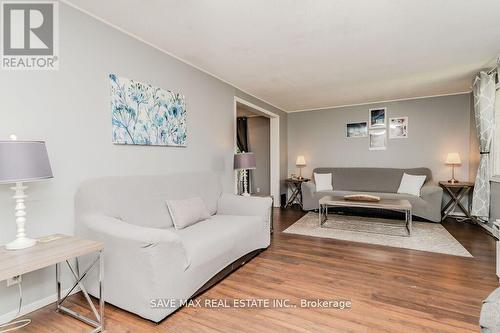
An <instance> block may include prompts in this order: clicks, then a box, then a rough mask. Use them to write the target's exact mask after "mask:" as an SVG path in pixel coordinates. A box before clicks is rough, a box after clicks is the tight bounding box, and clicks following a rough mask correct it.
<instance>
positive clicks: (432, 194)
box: [420, 184, 443, 202]
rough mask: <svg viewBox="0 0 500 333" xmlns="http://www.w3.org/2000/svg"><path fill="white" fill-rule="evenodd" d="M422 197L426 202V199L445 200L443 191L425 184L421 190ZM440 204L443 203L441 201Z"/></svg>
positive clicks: (435, 186)
mask: <svg viewBox="0 0 500 333" xmlns="http://www.w3.org/2000/svg"><path fill="white" fill-rule="evenodd" d="M420 197H421V198H422V199H424V200H426V198H429V199H442V198H443V189H442V188H441V187H439V186H437V185H433V184H425V185H424V186H422V188H421V189H420ZM426 201H427V200H426ZM439 202H441V200H440V201H439Z"/></svg>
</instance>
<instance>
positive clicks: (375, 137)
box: [368, 128, 387, 150]
mask: <svg viewBox="0 0 500 333" xmlns="http://www.w3.org/2000/svg"><path fill="white" fill-rule="evenodd" d="M368 136H369V137H370V140H369V141H370V142H369V150H386V149H387V130H386V129H385V128H383V129H377V130H371V131H370V133H369V135H368Z"/></svg>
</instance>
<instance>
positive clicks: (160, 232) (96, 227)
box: [81, 215, 190, 270]
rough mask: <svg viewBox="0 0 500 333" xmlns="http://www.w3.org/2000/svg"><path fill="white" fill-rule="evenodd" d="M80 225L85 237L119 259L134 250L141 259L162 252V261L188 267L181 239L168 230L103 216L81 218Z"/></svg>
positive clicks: (187, 259)
mask: <svg viewBox="0 0 500 333" xmlns="http://www.w3.org/2000/svg"><path fill="white" fill-rule="evenodd" d="M81 222H82V223H83V227H84V228H83V229H84V230H85V234H86V236H88V237H89V238H92V239H96V240H99V241H101V242H103V243H104V245H105V249H106V252H110V251H116V252H120V253H121V255H123V256H126V254H127V253H129V252H134V251H139V252H141V253H142V254H143V255H144V256H155V255H157V253H160V254H161V253H163V255H164V256H165V258H167V257H171V259H172V260H169V259H167V260H168V261H169V262H177V263H178V264H179V265H180V266H181V267H182V268H183V270H186V269H187V268H188V267H189V264H190V262H189V258H188V255H187V252H186V249H185V247H184V245H183V244H182V242H181V239H180V238H179V236H178V235H177V234H176V233H174V232H172V231H171V230H169V229H159V228H149V227H142V226H137V225H134V224H130V223H127V222H125V221H122V220H119V219H117V218H114V217H110V216H105V215H88V216H85V217H82V221H81ZM145 249H149V250H146V251H145ZM133 255H135V253H133ZM148 259H149V258H148ZM148 261H149V260H148Z"/></svg>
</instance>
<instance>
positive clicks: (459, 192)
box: [439, 181, 474, 221]
mask: <svg viewBox="0 0 500 333" xmlns="http://www.w3.org/2000/svg"><path fill="white" fill-rule="evenodd" d="M439 186H441V187H442V188H443V190H444V191H445V192H446V193H448V194H449V195H450V201H448V202H447V203H446V204H445V205H444V207H443V209H441V216H442V218H441V221H443V220H444V219H446V218H447V217H448V216H450V217H459V216H456V215H455V216H454V215H451V214H452V213H453V211H454V210H455V208H456V207H457V206H458V208H460V210H461V211H462V212H463V213H464V214H465V216H466V218H467V219H470V220H474V217H473V216H472V215H471V214H470V211H471V207H472V191H473V190H474V183H470V182H458V183H448V182H447V181H441V182H439ZM469 193H470V195H469V204H468V205H467V208H466V207H464V205H463V204H462V199H463V198H464V197H465V196H466V195H467V194H469Z"/></svg>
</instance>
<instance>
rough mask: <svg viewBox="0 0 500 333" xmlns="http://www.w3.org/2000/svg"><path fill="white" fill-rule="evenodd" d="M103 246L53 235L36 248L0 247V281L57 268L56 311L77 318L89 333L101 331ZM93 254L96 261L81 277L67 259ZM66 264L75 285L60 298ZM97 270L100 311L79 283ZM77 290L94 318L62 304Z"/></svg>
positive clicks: (102, 327) (97, 243) (93, 242)
mask: <svg viewBox="0 0 500 333" xmlns="http://www.w3.org/2000/svg"><path fill="white" fill-rule="evenodd" d="M103 250H104V244H103V243H100V242H95V241H91V240H86V239H81V238H77V237H72V236H66V235H53V240H50V241H49V240H47V241H46V242H44V241H39V242H38V243H37V244H36V245H35V246H33V247H29V248H27V249H23V250H16V251H8V250H6V249H5V248H4V247H1V248H0V281H3V280H7V279H11V278H14V277H17V276H20V275H23V274H26V273H30V272H33V271H36V270H39V269H42V268H45V267H49V266H52V265H55V266H56V275H55V276H56V288H57V303H56V308H57V311H58V312H61V313H65V314H67V315H69V316H71V317H73V318H76V319H78V320H80V321H82V322H84V323H86V324H88V325H90V326H92V327H93V328H94V329H93V330H92V331H91V332H92V333H94V332H102V331H104V296H103V284H102V282H103V277H104V261H103ZM93 253H96V254H97V256H96V258H95V259H94V260H93V261H92V264H91V265H90V266H89V267H87V268H85V270H84V271H83V273H81V274H80V272H79V271H78V269H76V267H73V265H71V263H70V260H71V259H74V258H78V257H80V256H84V255H88V254H93ZM64 262H66V264H67V266H68V268H69V270H70V271H71V274H72V275H73V277H74V279H75V282H74V285H73V287H72V288H70V290H69V291H68V292H67V293H66V295H64V297H61V296H62V289H61V268H62V267H61V264H62V263H64ZM96 266H97V267H98V269H99V310H98V309H96V307H95V306H94V303H92V300H91V299H90V296H89V295H88V293H87V290H86V289H85V286H84V285H83V283H82V281H83V279H84V278H85V277H86V276H87V273H88V272H89V271H90V270H91V269H92V268H94V267H96ZM76 287H80V290H81V291H82V294H83V296H84V297H85V299H86V300H87V302H88V303H89V307H90V309H91V311H92V313H93V315H94V317H95V320H94V319H90V318H88V317H85V316H84V315H82V314H80V313H77V312H76V311H73V310H71V309H69V308H67V307H65V306H64V305H63V303H64V302H65V301H66V299H67V297H68V296H69V295H70V294H71V292H72V291H73V290H74V289H75V288H76Z"/></svg>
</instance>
